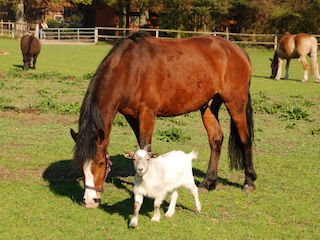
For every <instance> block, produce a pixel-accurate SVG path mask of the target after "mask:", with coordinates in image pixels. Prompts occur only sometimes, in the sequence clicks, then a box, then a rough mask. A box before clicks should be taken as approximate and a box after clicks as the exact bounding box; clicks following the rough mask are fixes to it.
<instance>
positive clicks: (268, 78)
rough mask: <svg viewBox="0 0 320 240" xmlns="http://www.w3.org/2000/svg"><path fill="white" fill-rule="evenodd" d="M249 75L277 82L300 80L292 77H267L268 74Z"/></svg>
mask: <svg viewBox="0 0 320 240" xmlns="http://www.w3.org/2000/svg"><path fill="white" fill-rule="evenodd" d="M251 77H256V78H263V79H266V80H271V81H275V82H278V81H291V82H301V79H294V78H288V79H285V78H280V80H275V79H274V78H271V77H268V76H259V75H251Z"/></svg>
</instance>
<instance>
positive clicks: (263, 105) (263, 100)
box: [253, 91, 314, 121]
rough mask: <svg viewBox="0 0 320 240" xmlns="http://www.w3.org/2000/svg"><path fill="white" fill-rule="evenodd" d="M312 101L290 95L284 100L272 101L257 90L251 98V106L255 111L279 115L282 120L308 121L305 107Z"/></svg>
mask: <svg viewBox="0 0 320 240" xmlns="http://www.w3.org/2000/svg"><path fill="white" fill-rule="evenodd" d="M312 105H314V103H313V102H312V101H310V100H308V99H306V98H304V97H303V96H300V95H298V96H290V97H289V98H287V99H285V100H284V101H272V100H271V98H269V97H268V96H267V95H266V93H264V92H261V91H260V92H259V93H258V95H255V97H254V99H253V108H254V110H255V112H257V113H263V114H275V115H279V117H280V118H281V119H284V120H306V121H310V119H309V116H310V115H311V114H310V113H309V112H308V109H307V108H310V106H312Z"/></svg>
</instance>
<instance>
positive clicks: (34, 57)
mask: <svg viewBox="0 0 320 240" xmlns="http://www.w3.org/2000/svg"><path fill="white" fill-rule="evenodd" d="M37 57H38V56H37V55H35V56H33V61H32V68H33V69H36V62H37Z"/></svg>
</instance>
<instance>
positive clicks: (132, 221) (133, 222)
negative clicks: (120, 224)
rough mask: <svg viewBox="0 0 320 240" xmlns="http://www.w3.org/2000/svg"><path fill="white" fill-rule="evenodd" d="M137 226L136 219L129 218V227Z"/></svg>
mask: <svg viewBox="0 0 320 240" xmlns="http://www.w3.org/2000/svg"><path fill="white" fill-rule="evenodd" d="M137 226H138V221H135V220H131V222H130V223H129V227H132V228H135V227H137Z"/></svg>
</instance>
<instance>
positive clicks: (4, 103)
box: [0, 38, 320, 240]
mask: <svg viewBox="0 0 320 240" xmlns="http://www.w3.org/2000/svg"><path fill="white" fill-rule="evenodd" d="M0 50H6V51H7V52H8V53H9V54H8V55H0V184H1V190H0V196H1V197H0V222H1V224H0V239H95V240H98V239H112V240H117V239H121V240H123V239H319V238H320V202H319V199H320V184H319V183H320V173H319V172H320V167H319V164H320V84H317V83H315V82H314V78H313V77H310V78H309V81H308V82H306V83H302V82H300V78H301V77H302V67H301V66H300V63H299V62H298V60H293V61H292V62H291V68H290V73H289V78H290V79H289V80H280V81H275V80H271V79H270V78H269V76H270V74H271V71H270V60H269V58H270V57H272V55H273V52H272V51H271V50H266V49H263V48H249V49H247V51H248V53H249V55H250V57H251V62H252V67H253V72H252V83H251V94H252V100H253V108H254V110H255V114H254V122H255V141H254V144H253V159H254V166H255V170H256V172H257V174H258V179H257V181H256V182H255V184H256V191H254V192H252V193H249V194H247V193H245V192H243V191H242V189H241V186H242V184H243V181H244V173H243V172H242V171H231V170H230V169H229V167H228V160H227V145H228V144H227V143H228V135H229V116H228V114H227V112H226V110H225V109H224V108H222V109H221V116H220V122H221V125H222V129H223V131H224V135H225V139H224V145H223V150H222V154H221V158H220V165H219V175H218V176H219V182H218V186H217V189H216V190H214V191H210V192H208V193H204V194H200V201H201V204H202V212H201V213H200V214H196V213H195V212H194V211H193V209H194V202H193V197H192V195H191V194H190V193H189V192H188V191H186V190H184V189H180V190H179V191H178V192H179V198H178V202H177V207H176V213H175V215H174V216H173V217H172V218H164V217H163V214H164V211H165V210H166V209H167V207H168V199H167V201H166V202H164V203H163V205H162V209H161V214H162V218H161V221H160V222H159V223H153V222H150V219H151V216H152V214H153V201H152V200H151V199H145V202H144V204H143V205H142V208H141V212H140V217H139V225H138V227H137V228H136V229H130V228H128V223H129V221H130V220H131V217H132V213H133V199H132V189H133V164H132V162H131V161H130V160H128V159H125V158H124V157H123V155H122V154H123V152H124V151H131V150H134V149H135V145H136V140H135V138H134V134H133V132H132V131H131V129H130V128H129V126H128V124H127V123H126V122H125V120H124V119H123V118H122V116H121V115H119V116H117V117H116V119H115V121H114V125H113V128H112V132H111V142H110V146H109V149H108V150H109V154H110V156H111V160H112V161H113V163H114V166H113V168H112V172H111V173H110V175H109V176H108V179H107V184H106V188H105V192H104V193H103V194H102V203H101V206H100V207H99V208H97V209H86V208H85V207H84V206H83V205H82V204H81V201H82V196H83V183H82V181H81V176H80V175H79V174H78V173H77V172H76V171H75V170H74V169H73V168H72V165H71V159H72V154H73V153H72V151H73V146H74V142H73V140H72V138H71V137H70V134H69V129H70V128H73V129H76V130H77V120H78V117H79V116H78V112H79V108H80V104H81V102H82V99H83V97H84V94H85V91H86V88H87V86H88V83H89V81H90V78H91V77H92V75H93V73H94V72H95V70H96V68H97V66H98V64H99V63H100V61H101V60H102V59H103V58H104V57H105V55H106V54H107V52H108V51H109V50H110V46H108V45H95V46H63V45H42V52H41V53H40V55H39V58H38V63H37V69H36V70H29V71H22V70H21V67H22V57H21V53H20V49H19V42H18V41H16V40H12V39H5V38H2V39H0ZM235 91H237V89H235ZM173 149H181V150H184V151H186V152H190V151H191V150H192V149H194V150H196V151H199V156H198V158H197V159H195V160H194V162H193V167H194V175H195V180H196V183H197V184H199V182H201V181H202V179H203V177H204V174H205V171H206V169H207V164H208V159H209V145H208V142H207V136H206V133H205V130H204V127H203V125H202V121H201V118H200V113H199V112H194V113H190V114H187V115H184V116H179V117H175V118H159V119H157V122H156V129H155V133H154V135H153V150H154V151H156V152H158V153H165V152H168V151H170V150H173Z"/></svg>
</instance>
